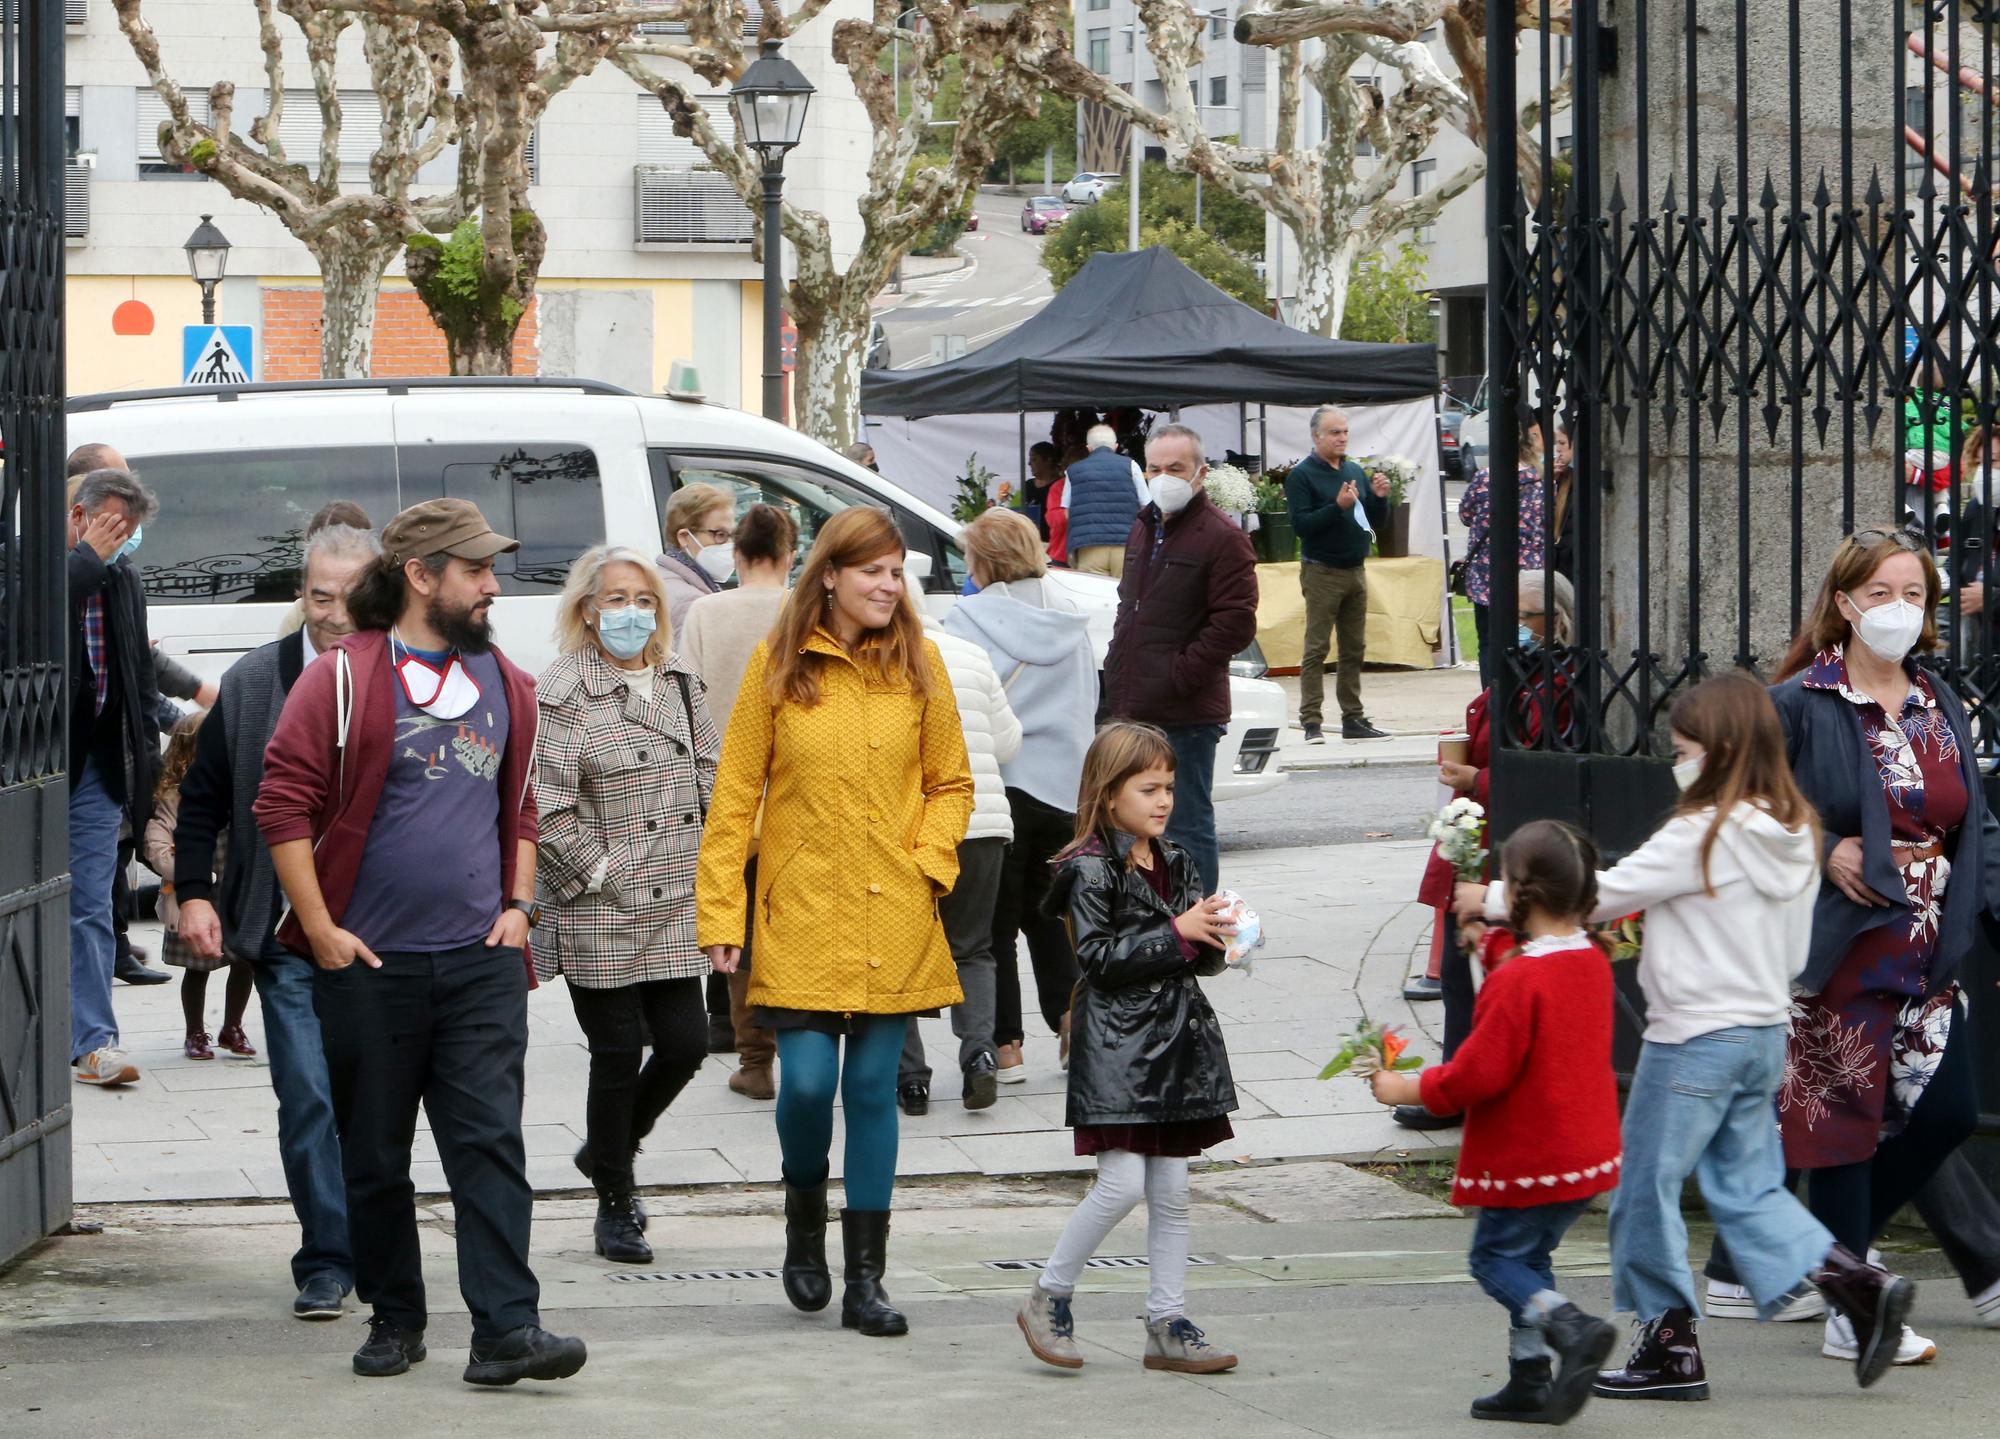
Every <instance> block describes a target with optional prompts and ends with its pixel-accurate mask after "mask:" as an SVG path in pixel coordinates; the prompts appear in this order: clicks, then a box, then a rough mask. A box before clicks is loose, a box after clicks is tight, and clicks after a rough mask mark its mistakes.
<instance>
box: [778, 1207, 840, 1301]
mask: <svg viewBox="0 0 2000 1439" xmlns="http://www.w3.org/2000/svg"><path fill="white" fill-rule="evenodd" d="M785 1298H787V1299H789V1300H791V1301H792V1308H794V1309H799V1310H803V1311H804V1312H806V1313H807V1314H817V1313H819V1311H820V1310H822V1309H824V1308H826V1306H827V1304H828V1303H829V1302H830V1301H831V1300H832V1298H833V1276H832V1275H831V1274H829V1273H827V1271H826V1181H825V1180H824V1179H822V1180H821V1181H820V1182H819V1183H818V1184H815V1185H813V1186H812V1187H811V1188H809V1189H807V1188H801V1187H800V1186H799V1185H796V1184H792V1183H790V1182H789V1181H788V1182H787V1183H786V1185H785Z"/></svg>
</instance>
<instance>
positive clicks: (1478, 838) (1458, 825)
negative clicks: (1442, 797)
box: [1424, 796, 1487, 882]
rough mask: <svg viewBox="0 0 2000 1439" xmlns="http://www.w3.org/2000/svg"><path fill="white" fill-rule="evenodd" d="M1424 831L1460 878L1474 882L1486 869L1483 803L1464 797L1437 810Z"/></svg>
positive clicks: (1484, 809)
mask: <svg viewBox="0 0 2000 1439" xmlns="http://www.w3.org/2000/svg"><path fill="white" fill-rule="evenodd" d="M1424 834H1425V836H1426V837H1427V838H1429V839H1430V840H1431V841H1432V842H1433V843H1435V844H1436V845H1437V847H1438V853H1439V854H1441V855H1443V856H1444V860H1445V863H1447V864H1449V865H1450V866H1451V867H1452V868H1453V869H1454V870H1456V871H1457V872H1458V877H1459V878H1460V879H1462V880H1467V881H1472V882H1477V881H1478V880H1479V879H1481V878H1483V877H1484V875H1485V873H1486V854H1487V850H1486V844H1485V838H1486V807H1485V806H1484V805H1482V804H1480V803H1479V802H1478V801H1477V800H1470V799H1466V798H1464V797H1462V796H1461V797H1460V798H1458V799H1455V800H1453V801H1452V802H1451V803H1450V804H1448V805H1446V806H1445V807H1444V808H1443V809H1441V810H1439V811H1438V812H1437V815H1436V817H1435V818H1433V819H1432V820H1431V822H1430V825H1429V827H1428V828H1427V829H1425V831H1424Z"/></svg>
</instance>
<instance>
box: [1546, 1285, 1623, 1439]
mask: <svg viewBox="0 0 2000 1439" xmlns="http://www.w3.org/2000/svg"><path fill="white" fill-rule="evenodd" d="M1542 1338H1543V1339H1545V1340H1547V1341H1548V1346H1549V1348H1551V1349H1553V1350H1555V1352H1556V1377H1555V1382H1554V1384H1552V1385H1551V1386H1550V1388H1549V1406H1548V1408H1547V1409H1545V1410H1544V1411H1543V1413H1544V1414H1545V1415H1546V1416H1547V1417H1546V1418H1544V1419H1542V1420H1541V1421H1539V1422H1541V1423H1543V1424H1567V1423H1569V1421H1570V1420H1572V1419H1574V1418H1575V1417H1576V1415H1577V1411H1578V1410H1580V1409H1582V1408H1583V1406H1584V1404H1585V1403H1586V1402H1588V1401H1589V1399H1590V1386H1591V1385H1592V1384H1593V1383H1595V1382H1596V1380H1597V1371H1598V1369H1599V1367H1600V1366H1601V1365H1602V1364H1603V1363H1604V1361H1605V1359H1606V1357H1607V1356H1609V1354H1610V1353H1611V1346H1612V1345H1614V1344H1616V1343H1617V1342H1618V1331H1617V1330H1616V1329H1613V1328H1612V1327H1611V1326H1610V1325H1609V1324H1607V1323H1605V1321H1604V1320H1602V1319H1599V1318H1597V1317H1596V1316H1595V1315H1592V1314H1585V1313H1584V1312H1583V1311H1582V1310H1581V1309H1579V1308H1577V1307H1576V1306H1575V1305H1574V1304H1567V1303H1566V1304H1563V1305H1561V1306H1560V1307H1559V1308H1557V1310H1556V1311H1555V1313H1553V1314H1551V1315H1549V1317H1548V1318H1547V1319H1544V1320H1543V1321H1542Z"/></svg>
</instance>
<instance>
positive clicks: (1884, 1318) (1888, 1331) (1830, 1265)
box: [1806, 1244, 1917, 1389]
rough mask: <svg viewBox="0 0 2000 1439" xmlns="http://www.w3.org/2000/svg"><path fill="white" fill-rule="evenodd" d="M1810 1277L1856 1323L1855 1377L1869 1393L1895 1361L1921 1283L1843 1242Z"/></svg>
mask: <svg viewBox="0 0 2000 1439" xmlns="http://www.w3.org/2000/svg"><path fill="white" fill-rule="evenodd" d="M1806 1278H1808V1279H1810V1280H1811V1281H1812V1282H1813V1284H1814V1286H1815V1287H1817V1288H1818V1290H1819V1292H1820V1293H1822V1294H1824V1295H1825V1296H1826V1302H1827V1303H1829V1304H1831V1305H1832V1306H1833V1307H1834V1308H1836V1309H1838V1310H1839V1311H1840V1312H1841V1313H1842V1314H1845V1315H1846V1316H1847V1318H1848V1321H1849V1322H1850V1323H1851V1324H1853V1325H1854V1343H1855V1350H1856V1353H1855V1356H1854V1377H1855V1379H1856V1380H1857V1381H1858V1382H1859V1383H1860V1385H1861V1387H1862V1388H1863V1389H1866V1388H1867V1387H1868V1386H1869V1385H1871V1384H1873V1383H1874V1382H1875V1381H1876V1380H1877V1379H1880V1378H1881V1377H1882V1376H1883V1375H1884V1374H1886V1373H1888V1372H1889V1366H1890V1365H1891V1364H1892V1363H1894V1362H1895V1359H1896V1346H1897V1345H1898V1344H1899V1343H1901V1342H1902V1338H1903V1321H1904V1320H1905V1319H1907V1318H1908V1317H1909V1314H1910V1306H1911V1304H1913V1303H1914V1302H1915V1301H1916V1297H1917V1286H1916V1283H1915V1281H1914V1280H1909V1279H1904V1278H1902V1277H1901V1276H1900V1275H1895V1274H1891V1273H1890V1272H1889V1271H1888V1270H1886V1269H1884V1268H1882V1267H1881V1266H1880V1265H1876V1264H1870V1263H1868V1261H1866V1260H1865V1259H1859V1258H1857V1257H1855V1254H1854V1252H1853V1251H1852V1250H1850V1249H1848V1248H1847V1247H1846V1246H1845V1245H1841V1244H1836V1245H1834V1246H1833V1248H1831V1249H1829V1250H1828V1251H1827V1253H1826V1258H1825V1259H1824V1260H1822V1261H1821V1262H1820V1267H1819V1268H1817V1269H1815V1270H1814V1271H1813V1272H1812V1273H1811V1274H1808V1275H1807V1276H1806Z"/></svg>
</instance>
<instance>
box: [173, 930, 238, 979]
mask: <svg viewBox="0 0 2000 1439" xmlns="http://www.w3.org/2000/svg"><path fill="white" fill-rule="evenodd" d="M160 958H161V959H162V960H164V961H165V962H166V963H168V964H171V965H174V966H176V967H177V968H180V969H193V970H203V971H206V970H211V969H225V968H227V967H228V966H229V965H231V964H236V963H239V962H240V961H237V960H234V959H231V958H230V955H229V951H228V950H226V949H225V950H224V951H223V952H222V953H221V954H218V955H217V956H216V957H215V958H214V959H210V958H209V957H208V956H207V955H205V954H197V953H195V949H194V946H193V945H191V944H189V943H188V942H187V941H186V940H184V939H182V938H181V932H180V931H179V930H177V929H170V930H168V931H167V932H166V937H165V938H164V939H162V940H161V941H160Z"/></svg>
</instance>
